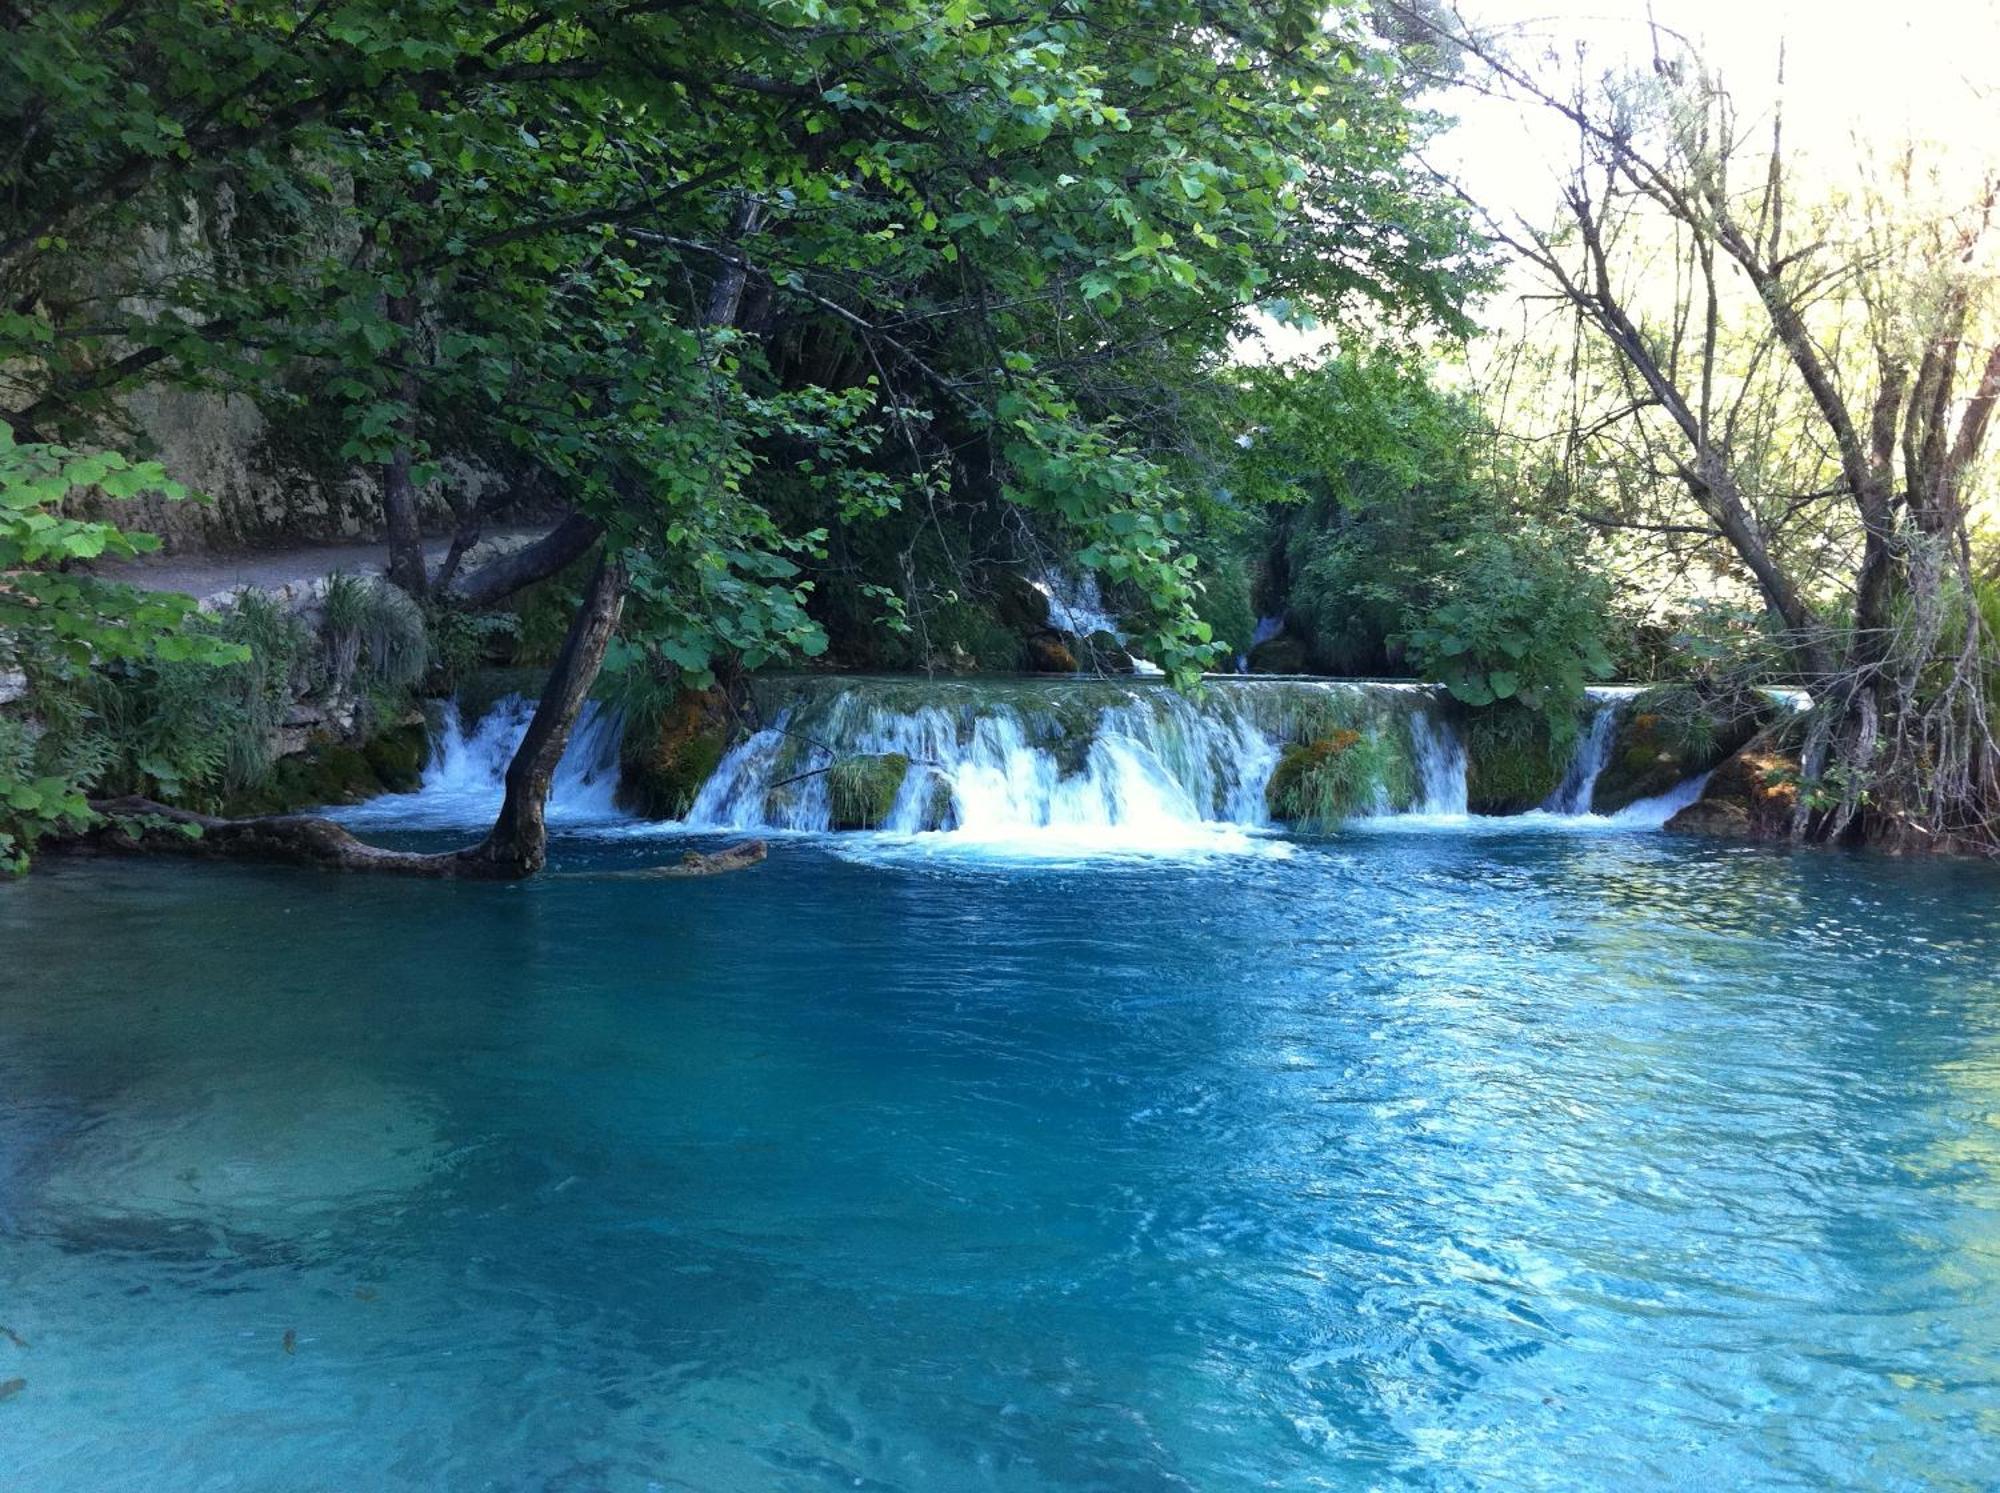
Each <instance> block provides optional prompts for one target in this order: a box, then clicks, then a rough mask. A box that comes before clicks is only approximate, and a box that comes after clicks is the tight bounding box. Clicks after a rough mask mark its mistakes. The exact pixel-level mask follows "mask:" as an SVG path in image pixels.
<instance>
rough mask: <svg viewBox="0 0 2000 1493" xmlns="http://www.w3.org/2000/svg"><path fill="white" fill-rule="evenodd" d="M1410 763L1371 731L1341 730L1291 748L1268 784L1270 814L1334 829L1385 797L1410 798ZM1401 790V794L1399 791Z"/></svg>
mask: <svg viewBox="0 0 2000 1493" xmlns="http://www.w3.org/2000/svg"><path fill="white" fill-rule="evenodd" d="M1407 775H1408V764H1407V762H1399V761H1398V760H1397V758H1396V754H1394V753H1393V752H1392V751H1391V750H1390V749H1389V748H1388V747H1387V745H1386V744H1385V743H1384V741H1383V739H1382V737H1381V736H1380V735H1379V734H1377V733H1376V732H1373V731H1367V732H1363V731H1355V730H1350V729H1344V728H1343V729H1339V730H1335V731H1332V732H1330V733H1328V734H1327V735H1325V736H1321V737H1318V738H1316V739H1315V740H1313V741H1309V742H1306V743H1303V744H1301V745H1295V746H1288V747H1286V748H1285V750H1284V753H1283V755H1282V756H1280V757H1279V759H1278V765H1277V766H1276V767H1275V768H1273V769H1272V771H1271V779H1270V781H1269V782H1268V783H1267V784H1266V785H1265V787H1264V797H1265V802H1266V804H1267V805H1268V806H1269V808H1270V811H1271V817H1272V818H1274V819H1280V820H1283V821H1284V822H1285V823H1287V824H1291V825H1295V826H1297V827H1299V828H1301V829H1319V830H1324V829H1334V828H1337V827H1338V826H1339V825H1341V824H1342V823H1344V822H1346V821H1347V820H1349V819H1352V818H1354V817H1355V816H1356V815H1359V814H1367V813H1370V812H1372V811H1373V810H1374V809H1375V807H1376V805H1377V804H1378V803H1379V802H1381V801H1382V800H1383V799H1384V798H1385V797H1387V798H1388V799H1389V800H1390V801H1391V802H1392V804H1393V803H1394V802H1395V801H1396V800H1397V799H1399V798H1400V799H1401V800H1402V801H1404V802H1407V801H1408V799H1409V796H1410V788H1409V785H1408V783H1407V781H1401V782H1398V781H1397V780H1398V779H1406V778H1407ZM1399 788H1400V790H1401V791H1400V792H1399V791H1398V789H1399Z"/></svg>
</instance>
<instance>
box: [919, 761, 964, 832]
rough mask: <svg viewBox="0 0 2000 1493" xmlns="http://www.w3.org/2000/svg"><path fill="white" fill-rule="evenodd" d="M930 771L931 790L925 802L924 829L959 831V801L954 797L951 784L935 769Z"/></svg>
mask: <svg viewBox="0 0 2000 1493" xmlns="http://www.w3.org/2000/svg"><path fill="white" fill-rule="evenodd" d="M929 771H930V789H929V791H928V793H927V794H926V796H925V800H924V828H925V829H957V828H958V800H957V799H956V798H955V797H953V795H952V791H951V782H950V780H949V779H947V778H946V777H945V775H944V774H943V773H941V772H938V771H937V770H936V769H935V768H933V769H930V770H929Z"/></svg>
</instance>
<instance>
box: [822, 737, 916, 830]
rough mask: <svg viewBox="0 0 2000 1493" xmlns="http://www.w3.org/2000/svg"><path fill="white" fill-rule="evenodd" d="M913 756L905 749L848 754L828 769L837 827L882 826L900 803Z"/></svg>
mask: <svg viewBox="0 0 2000 1493" xmlns="http://www.w3.org/2000/svg"><path fill="white" fill-rule="evenodd" d="M909 773H910V759H909V758H908V757H905V756H904V755H903V754H902V753H901V752H885V753H884V754H882V755H881V756H879V757H844V758H842V759H841V760H840V761H838V762H836V763H834V764H833V766H831V767H829V768H828V769H827V770H826V795H827V802H828V805H829V807H830V809H831V811H832V812H831V819H832V824H833V827H834V828H835V829H880V828H881V827H882V825H883V824H884V823H885V822H887V820H888V818H889V814H890V811H891V810H893V809H894V808H895V807H896V795H897V794H899V793H901V792H902V791H903V779H904V778H906V777H908V776H909Z"/></svg>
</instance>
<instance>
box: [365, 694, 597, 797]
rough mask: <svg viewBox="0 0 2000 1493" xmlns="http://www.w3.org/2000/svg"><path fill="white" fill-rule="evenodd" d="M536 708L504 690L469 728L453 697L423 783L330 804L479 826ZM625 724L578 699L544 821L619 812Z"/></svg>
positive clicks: (434, 735)
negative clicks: (620, 753)
mask: <svg viewBox="0 0 2000 1493" xmlns="http://www.w3.org/2000/svg"><path fill="white" fill-rule="evenodd" d="M534 714H535V702H534V700H532V699H530V698H527V697H525V696H522V695H505V696H503V697H501V698H500V699H498V700H496V701H494V702H493V704H492V706H491V707H490V708H489V709H487V710H486V711H485V712H484V713H483V714H482V715H480V716H479V717H478V718H477V720H475V721H474V723H473V725H472V726H471V728H470V729H467V727H466V724H465V717H464V713H463V711H462V710H461V709H460V706H459V703H458V702H457V701H456V700H450V701H447V702H445V704H444V706H443V710H442V714H441V717H440V719H439V720H438V722H437V725H436V729H435V730H434V731H433V732H432V734H431V750H430V759H429V760H428V761H427V762H426V763H425V764H424V776H423V783H422V785H421V786H420V787H419V788H418V789H417V791H416V792H414V793H393V794H389V795H387V796H385V797H382V798H376V799H370V800H369V801H368V802H367V803H364V804H357V805H355V806H353V807H351V808H343V809H335V810H332V811H331V813H332V816H333V817H334V818H336V819H339V820H342V821H343V822H345V823H349V824H381V825H395V826H397V827H402V828H411V829H425V828H453V829H456V828H461V827H465V828H472V827H483V826H484V825H486V824H488V823H490V822H491V821H492V819H493V816H494V815H495V814H496V813H498V812H499V809H500V802H501V799H502V798H503V797H504V796H505V794H506V778H507V764H508V763H509V762H511V761H513V759H514V752H515V749H516V748H517V747H519V746H520V744H521V738H522V737H523V736H525V735H526V734H527V730H528V722H529V721H530V720H531V719H533V717H534ZM623 730H624V723H623V721H621V720H620V719H619V716H618V712H617V711H615V710H609V709H606V708H605V707H604V706H602V705H600V704H599V703H598V702H597V701H595V700H590V701H586V702H585V703H584V707H583V711H582V713H581V714H580V715H579V716H578V717H577V722H576V727H575V729H574V730H572V731H571V732H570V738H569V745H568V746H567V747H566V748H565V749H564V751H563V755H562V760H561V762H559V763H558V764H557V766H556V775H555V781H554V782H553V783H552V784H551V786H550V790H549V805H548V818H549V821H550V823H552V824H561V823H565V822H567V823H588V822H594V821H604V820H613V819H618V818H620V817H622V816H621V815H620V813H619V810H618V806H617V804H616V802H615V798H616V796H617V792H618V744H619V739H620V737H621V735H622V734H623Z"/></svg>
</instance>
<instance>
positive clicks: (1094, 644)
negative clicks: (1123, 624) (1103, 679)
mask: <svg viewBox="0 0 2000 1493" xmlns="http://www.w3.org/2000/svg"><path fill="white" fill-rule="evenodd" d="M1077 647H1078V651H1079V652H1080V653H1081V654H1082V656H1083V662H1084V666H1085V667H1086V668H1088V669H1090V670H1091V671H1092V672H1094V673H1098V674H1130V673H1131V672H1132V655H1131V654H1130V653H1129V652H1127V651H1126V648H1125V645H1124V644H1123V643H1121V642H1119V641H1118V635H1117V634H1116V633H1110V632H1105V631H1104V630H1103V629H1101V628H1100V629H1099V630H1098V631H1096V632H1094V633H1092V634H1091V635H1090V636H1089V637H1087V638H1085V639H1083V640H1082V641H1081V642H1080V643H1079V644H1078V645H1077Z"/></svg>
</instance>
